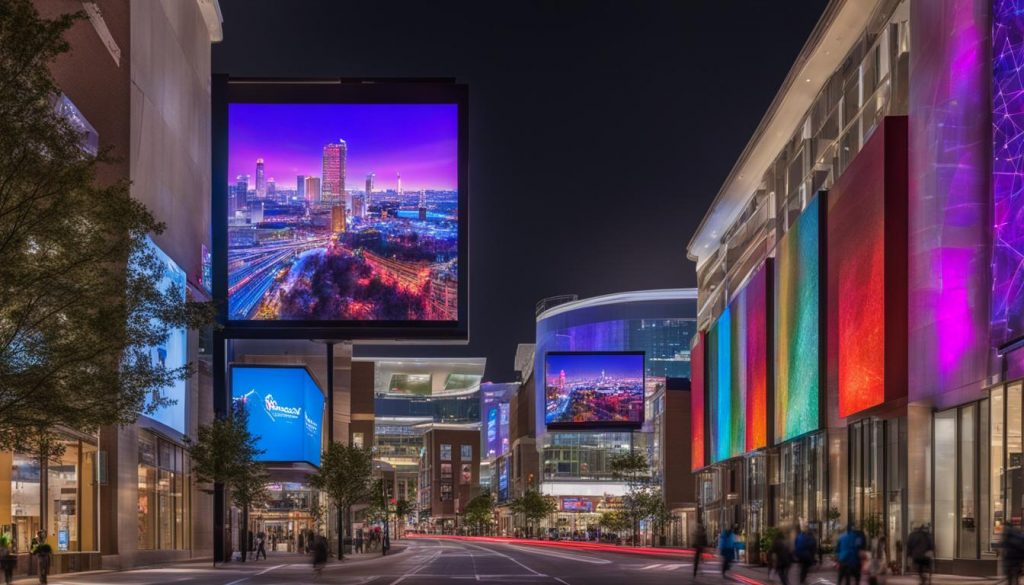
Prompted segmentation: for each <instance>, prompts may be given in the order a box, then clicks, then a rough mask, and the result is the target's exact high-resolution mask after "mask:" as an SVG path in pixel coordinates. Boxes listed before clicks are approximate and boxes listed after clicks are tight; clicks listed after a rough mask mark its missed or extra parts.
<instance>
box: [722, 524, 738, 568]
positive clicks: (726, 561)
mask: <svg viewBox="0 0 1024 585" xmlns="http://www.w3.org/2000/svg"><path fill="white" fill-rule="evenodd" d="M718 554H719V556H721V557H722V577H723V578H725V577H728V576H729V569H730V568H731V567H732V561H733V560H734V559H735V558H736V535H735V534H734V533H733V529H732V527H727V528H724V529H723V530H722V534H721V535H719V537H718Z"/></svg>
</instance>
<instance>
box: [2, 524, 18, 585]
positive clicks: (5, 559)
mask: <svg viewBox="0 0 1024 585" xmlns="http://www.w3.org/2000/svg"><path fill="white" fill-rule="evenodd" d="M17 561H18V557H16V556H14V548H13V546H12V543H11V535H10V534H8V533H6V532H5V533H3V534H0V569H3V571H4V585H11V578H12V575H13V573H14V564H15V563H16V562H17Z"/></svg>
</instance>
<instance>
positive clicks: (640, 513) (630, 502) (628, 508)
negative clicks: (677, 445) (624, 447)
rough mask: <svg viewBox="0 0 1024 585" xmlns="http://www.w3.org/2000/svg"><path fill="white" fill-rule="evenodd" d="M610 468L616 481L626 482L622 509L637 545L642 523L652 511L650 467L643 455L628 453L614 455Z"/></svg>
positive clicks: (636, 452) (637, 452)
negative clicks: (626, 490)
mask: <svg viewBox="0 0 1024 585" xmlns="http://www.w3.org/2000/svg"><path fill="white" fill-rule="evenodd" d="M609 467H610V468H611V470H612V475H613V476H614V477H615V478H616V479H621V480H624V481H625V482H626V485H627V489H628V493H627V494H626V496H625V497H623V498H622V508H623V512H624V513H625V515H626V517H627V518H628V519H629V522H630V530H631V532H632V540H633V543H634V545H635V544H637V542H638V541H639V539H640V521H641V520H643V519H645V518H647V517H648V516H649V512H650V509H651V495H650V493H649V491H650V490H649V483H650V477H651V476H650V466H649V465H648V464H647V457H645V456H644V454H643V453H641V452H639V451H628V452H625V453H620V454H617V455H614V456H613V457H612V458H611V460H610V461H609Z"/></svg>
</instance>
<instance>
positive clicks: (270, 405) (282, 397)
mask: <svg viewBox="0 0 1024 585" xmlns="http://www.w3.org/2000/svg"><path fill="white" fill-rule="evenodd" d="M231 397H232V399H233V400H234V401H235V402H242V403H243V404H245V406H246V409H247V410H248V411H249V431H250V432H251V433H252V434H253V435H255V436H257V437H259V439H258V441H257V445H258V446H259V448H260V449H263V450H264V453H263V454H262V455H260V456H259V457H257V460H258V461H272V462H292V461H304V462H306V463H310V464H312V465H317V466H319V465H320V450H321V440H322V439H321V436H322V426H323V418H324V395H323V392H321V391H320V386H318V385H317V383H316V381H315V380H314V379H313V377H312V376H311V375H310V373H309V370H307V369H306V368H305V367H302V366H248V365H235V366H232V367H231Z"/></svg>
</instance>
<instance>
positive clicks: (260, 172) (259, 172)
mask: <svg viewBox="0 0 1024 585" xmlns="http://www.w3.org/2000/svg"><path fill="white" fill-rule="evenodd" d="M256 198H257V199H266V198H267V177H266V171H265V170H264V168H263V159H262V158H258V159H256Z"/></svg>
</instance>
